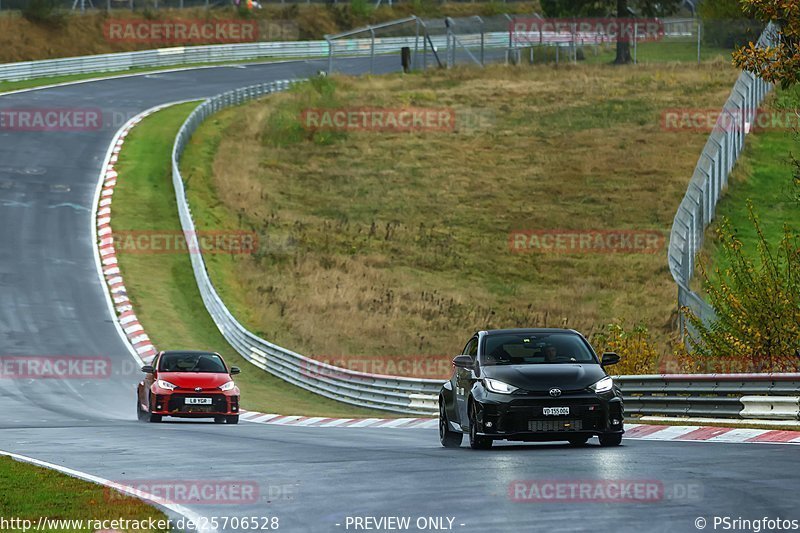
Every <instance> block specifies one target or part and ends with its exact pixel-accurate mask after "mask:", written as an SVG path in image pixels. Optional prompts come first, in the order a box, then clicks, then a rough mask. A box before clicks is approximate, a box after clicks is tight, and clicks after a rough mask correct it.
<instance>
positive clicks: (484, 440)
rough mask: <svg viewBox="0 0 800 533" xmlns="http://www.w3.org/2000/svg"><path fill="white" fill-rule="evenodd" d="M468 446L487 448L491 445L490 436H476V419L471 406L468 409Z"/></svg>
mask: <svg viewBox="0 0 800 533" xmlns="http://www.w3.org/2000/svg"><path fill="white" fill-rule="evenodd" d="M469 447H470V448H472V449H473V450H488V449H489V448H491V447H492V438H491V437H480V436H478V420H477V417H476V415H475V409H474V408H473V407H470V409H469Z"/></svg>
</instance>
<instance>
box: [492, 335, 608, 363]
mask: <svg viewBox="0 0 800 533" xmlns="http://www.w3.org/2000/svg"><path fill="white" fill-rule="evenodd" d="M484 346H485V349H484V351H483V355H482V356H481V360H480V362H481V364H483V365H489V366H491V365H535V364H558V363H573V364H574V363H597V362H598V361H597V358H596V357H595V356H594V354H593V353H592V352H591V351H590V350H589V348H588V347H587V346H586V344H585V343H584V341H583V339H581V338H580V337H579V336H578V335H574V334H571V333H536V334H533V333H500V334H496V335H488V336H487V337H486V340H485V345H484Z"/></svg>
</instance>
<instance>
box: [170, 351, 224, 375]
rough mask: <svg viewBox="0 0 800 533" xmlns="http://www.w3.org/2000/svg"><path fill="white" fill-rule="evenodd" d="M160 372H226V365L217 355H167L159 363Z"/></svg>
mask: <svg viewBox="0 0 800 533" xmlns="http://www.w3.org/2000/svg"><path fill="white" fill-rule="evenodd" d="M158 370H159V372H209V373H216V372H225V373H227V372H228V370H227V369H226V368H225V363H223V362H222V358H221V357H220V356H218V355H217V354H215V353H165V354H164V355H162V356H161V360H160V361H159V363H158Z"/></svg>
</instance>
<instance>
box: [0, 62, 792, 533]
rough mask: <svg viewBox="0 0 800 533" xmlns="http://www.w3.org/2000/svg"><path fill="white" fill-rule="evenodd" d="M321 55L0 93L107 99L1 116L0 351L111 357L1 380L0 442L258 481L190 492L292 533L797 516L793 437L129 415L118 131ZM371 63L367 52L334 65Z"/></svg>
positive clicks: (207, 510) (187, 475)
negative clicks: (535, 484) (374, 521)
mask: <svg viewBox="0 0 800 533" xmlns="http://www.w3.org/2000/svg"><path fill="white" fill-rule="evenodd" d="M398 62H399V61H398V60H397V58H391V59H389V58H382V59H380V60H379V61H378V62H377V66H378V67H379V70H381V71H388V70H389V69H393V68H395V67H396V63H398ZM324 68H325V62H324V61H297V62H286V63H273V64H262V65H248V66H238V67H216V68H202V69H195V70H183V71H177V72H171V73H170V72H161V73H155V74H151V75H139V76H134V77H127V78H119V79H109V80H102V81H96V82H91V83H81V84H76V85H69V86H64V87H57V88H50V89H42V90H35V91H30V92H24V93H19V94H12V95H8V96H0V109H7V108H19V109H25V108H27V109H30V108H99V109H101V110H102V112H103V116H104V122H105V124H104V127H103V128H102V129H98V130H95V131H85V132H79V133H76V132H33V131H6V130H0V355H3V356H29V357H44V356H55V355H66V356H75V357H79V356H84V357H87V356H93V357H106V358H109V360H110V362H111V364H112V369H113V370H112V372H111V373H110V375H108V376H107V377H106V378H104V379H93V380H86V381H81V380H31V379H0V393H1V395H0V412H2V416H0V449H2V450H6V451H9V452H15V453H19V454H23V455H27V456H30V457H35V458H37V459H41V460H45V461H49V462H53V463H57V464H60V465H64V466H68V467H70V468H74V469H77V470H80V471H83V472H87V473H90V474H94V475H98V476H101V477H104V478H107V479H110V480H115V481H130V480H150V481H152V482H154V483H155V482H157V481H161V482H165V483H169V482H174V481H182V480H225V481H233V482H239V483H244V484H255V485H257V487H258V498H257V501H256V502H254V503H253V502H238V503H222V502H220V501H219V500H216V501H215V502H214V503H209V502H207V501H201V502H199V503H192V504H187V506H188V507H190V508H192V509H193V510H194V511H196V512H197V513H199V514H201V515H204V516H209V517H210V516H217V517H220V516H258V517H266V516H269V517H278V518H279V519H280V530H282V531H288V532H305V531H308V532H339V531H356V530H357V529H355V528H354V527H353V525H350V526H349V528H348V527H347V522H346V520H347V517H366V516H370V517H375V518H380V517H389V516H392V517H394V516H398V517H401V516H407V517H411V525H410V527H409V529H408V530H409V531H419V529H418V528H417V525H416V522H415V521H416V519H417V518H418V517H439V518H448V517H449V518H453V519H454V520H453V522H452V526H451V527H452V529H453V530H456V531H463V532H505V531H547V532H556V531H576V530H577V531H654V532H655V531H665V532H666V531H697V530H698V529H697V528H696V526H695V520H696V518H698V517H704V518H705V519H706V520H708V522H707V524H708V525H707V527H706V528H705V529H706V530H714V527H713V517H714V516H728V517H731V518H739V517H741V518H745V519H751V520H756V519H761V518H762V517H769V518H773V519H774V518H783V519H800V511H798V509H797V505H796V501H797V496H796V489H797V487H799V486H800V467H798V459H800V448H798V447H797V446H790V445H766V444H724V443H694V442H658V441H646V440H626V441H623V445H622V446H621V447H618V448H600V447H599V446H598V445H597V441H596V439H592V440H591V441H590V445H589V446H587V447H584V448H571V447H570V446H568V445H566V444H564V445H562V444H543V445H519V444H505V443H497V444H496V445H495V448H494V449H493V450H490V451H485V452H478V451H472V450H470V449H468V448H467V447H466V446H464V447H462V448H461V449H457V450H450V449H444V448H442V447H440V445H439V443H438V436H437V432H436V430H435V429H376V428H363V429H359V428H316V427H280V426H268V425H259V424H250V423H246V422H242V423H241V424H239V425H238V426H230V425H215V424H213V423H211V422H205V421H203V422H196V423H195V422H173V423H164V424H143V423H139V422H137V421H136V416H135V411H134V405H135V404H134V402H135V391H134V385H135V383H136V381H137V380H138V378H139V377H140V375H141V374H140V372H139V371H138V368H137V365H136V364H135V362H134V359H133V358H132V357H131V355H130V353H129V351H128V349H127V348H126V346H125V344H124V343H123V341H122V340H121V338H120V336H119V334H118V332H117V329H116V327H115V326H114V323H113V322H112V320H111V314H110V311H109V309H108V305H107V300H106V296H105V293H104V289H103V286H102V283H101V280H100V278H99V277H98V273H97V269H96V266H95V258H94V251H93V243H92V237H91V233H90V228H91V220H90V218H91V209H92V202H93V201H94V194H95V190H96V187H97V181H98V175H99V172H100V166H101V164H102V160H103V158H104V156H105V154H106V151H107V150H108V144H109V142H110V140H111V138H112V136H113V134H114V133H115V131H116V130H117V129H118V128H119V127H120V126H122V124H123V123H124V122H125V120H127V118H130V117H132V116H134V115H136V114H137V113H139V112H141V111H143V110H145V109H149V108H151V107H154V106H156V105H158V104H162V103H167V102H173V101H179V100H189V99H199V98H203V97H207V96H211V95H214V94H218V93H220V92H223V91H225V90H228V89H233V88H237V87H243V86H246V85H251V84H254V83H262V82H268V81H273V80H279V79H289V78H301V77H307V76H309V75H313V74H314V73H316V72H317V71H318V70H320V69H324ZM366 68H368V62H367V61H365V60H349V61H339V62H338V66H337V70H347V71H349V72H353V73H359V72H362V71H364V69H366ZM209 348H213V347H209ZM245 371H248V372H257V371H259V370H257V369H255V368H248V369H245ZM245 394H246V391H245ZM517 480H528V481H531V480H538V481H539V482H540V483H543V482H545V481H546V480H562V481H586V480H600V481H601V482H602V481H606V482H616V481H633V482H640V483H650V484H655V485H657V486H658V487H660V489H659V490H660V492H659V493H658V496H657V497H654V498H650V499H648V500H647V501H644V502H642V501H639V502H637V503H620V502H612V503H608V502H597V501H590V502H587V501H569V502H560V503H553V502H542V501H538V502H530V501H524V502H517V501H513V498H512V496H514V490H513V488H512V490H511V491H510V487H513V486H514V485H513V483H514V482H515V481H517ZM447 524H448V521H447V520H446V519H445V520H444V527H445V528H446V527H447ZM720 529H721V527H719V526H718V527H717V530H720ZM237 530H242V529H236V528H227V529H226V531H237ZM359 530H363V529H359ZM374 530H376V529H373V531H374ZM378 530H379V531H387V530H390V529H387V528H383V529H378ZM424 530H428V531H430V530H442V529H441V528H440V529H434V528H430V527H429V528H426V529H424Z"/></svg>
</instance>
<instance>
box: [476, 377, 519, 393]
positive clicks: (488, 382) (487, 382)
mask: <svg viewBox="0 0 800 533" xmlns="http://www.w3.org/2000/svg"><path fill="white" fill-rule="evenodd" d="M483 385H484V386H485V387H486V389H487V390H488V391H489V392H496V393H498V394H511V393H512V392H514V391H516V390H517V387H515V386H513V385H509V384H508V383H505V382H504V381H499V380H497V379H491V378H483Z"/></svg>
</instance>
